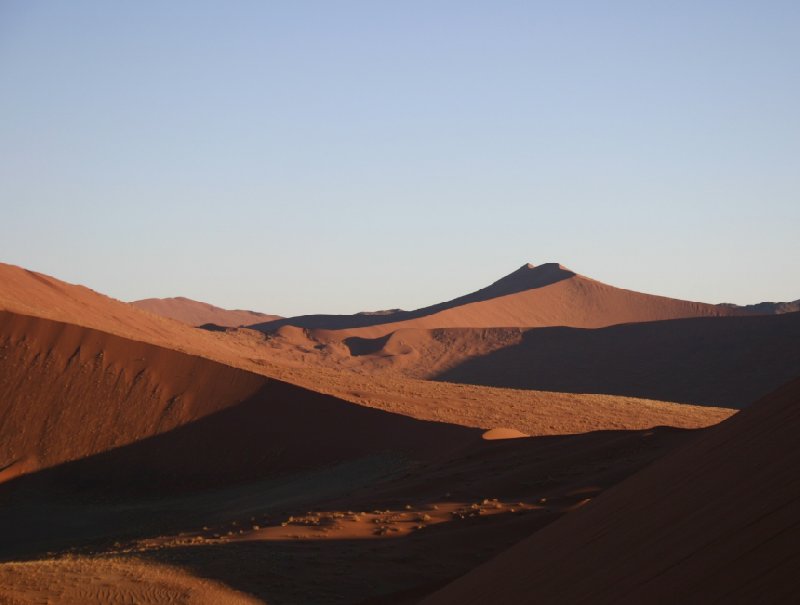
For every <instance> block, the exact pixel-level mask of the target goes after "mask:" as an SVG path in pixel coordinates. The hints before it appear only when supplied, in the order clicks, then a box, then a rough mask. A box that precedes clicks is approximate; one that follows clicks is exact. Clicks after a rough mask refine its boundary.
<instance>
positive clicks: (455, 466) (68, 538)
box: [0, 263, 800, 605]
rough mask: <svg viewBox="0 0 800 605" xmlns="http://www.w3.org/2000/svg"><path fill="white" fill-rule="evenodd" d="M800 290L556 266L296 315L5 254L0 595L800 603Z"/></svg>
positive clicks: (281, 604)
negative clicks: (676, 294) (89, 279)
mask: <svg viewBox="0 0 800 605" xmlns="http://www.w3.org/2000/svg"><path fill="white" fill-rule="evenodd" d="M265 310H266V311H269V309H265ZM799 310H800V301H795V302H786V303H759V304H754V305H750V306H735V305H713V304H705V303H698V302H688V301H682V300H676V299H670V298H665V297H661V296H654V295H648V294H642V293H638V292H633V291H630V290H624V289H620V288H616V287H613V286H610V285H607V284H603V283H600V282H598V281H595V280H592V279H590V278H588V277H584V276H581V275H579V274H577V273H574V272H573V271H571V270H569V269H566V268H565V267H563V266H561V265H558V264H555V263H552V264H544V265H539V266H534V265H528V264H526V265H523V266H522V267H520V268H519V269H517V270H516V271H514V272H512V273H511V274H509V275H507V276H506V277H503V278H501V279H500V280H498V281H496V282H495V283H493V284H491V285H489V286H487V287H485V288H483V289H480V290H477V291H475V292H473V293H471V294H467V295H465V296H461V297H459V298H456V299H454V300H451V301H447V302H443V303H439V304H436V305H432V306H430V307H426V308H422V309H418V310H414V311H400V310H393V311H380V312H368V313H359V314H356V315H309V316H300V317H291V318H283V317H277V316H274V315H266V314H264V313H256V312H252V311H229V310H225V309H220V308H217V307H213V306H211V305H209V304H206V303H200V302H196V301H192V300H189V299H186V298H174V299H148V300H142V301H135V302H133V303H126V302H122V301H118V300H115V299H112V298H109V297H107V296H104V295H102V294H100V293H97V292H95V291H93V290H91V289H89V288H86V287H83V286H78V285H72V284H67V283H65V282H62V281H60V280H58V279H56V278H53V277H50V276H46V275H42V274H39V273H35V272H33V271H28V270H26V269H23V268H20V267H16V266H12V265H0V510H2V515H0V535H2V540H0V604H9V605H22V604H26V605H27V604H38V603H66V604H75V605H79V604H80V605H82V604H91V603H207V604H217V603H223V604H224V603H267V604H270V605H289V604H322V605H325V604H331V605H333V604H342V605H344V604H348V605H351V604H352V605H370V604H372V605H378V604H381V605H411V604H417V603H420V604H422V603H424V604H428V603H430V604H467V603H475V604H478V603H481V604H486V603H558V604H560V603H569V604H575V603H587V604H589V603H591V604H594V603H609V604H610V603H630V604H641V603H665V604H666V603H756V602H758V603H793V602H800V579H799V578H800V447H798V445H797V444H798V439H797V434H798V431H800V312H798V311H799Z"/></svg>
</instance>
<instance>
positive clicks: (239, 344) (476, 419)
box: [0, 264, 730, 474]
mask: <svg viewBox="0 0 800 605" xmlns="http://www.w3.org/2000/svg"><path fill="white" fill-rule="evenodd" d="M0 283H1V284H2V287H0V310H3V309H4V310H7V311H10V312H13V313H15V314H18V315H29V316H38V317H42V318H46V319H51V320H56V321H61V322H66V323H70V324H77V325H79V326H84V327H88V328H93V329H98V330H101V331H103V332H106V333H109V334H113V335H116V336H121V337H124V338H126V339H131V340H135V341H140V342H146V343H150V344H153V345H156V346H159V347H164V348H168V349H173V350H177V351H181V352H184V353H188V354H191V355H199V356H201V357H204V358H206V359H209V360H213V361H217V362H220V363H223V364H225V365H229V366H233V367H237V368H243V369H245V370H248V371H251V372H255V373H257V374H260V375H264V376H270V377H273V378H278V379H281V380H285V381H288V382H292V383H294V384H299V385H301V386H304V387H306V388H309V389H312V390H316V391H321V392H324V393H328V394H331V395H333V396H335V397H338V398H341V399H346V400H348V401H352V402H355V403H358V404H361V405H363V406H368V407H374V408H378V409H383V410H387V411H392V412H396V413H401V414H404V415H408V416H412V417H414V418H418V419H423V420H439V421H444V422H449V423H455V424H467V425H468V426H472V427H480V428H483V429H491V428H494V427H497V426H508V427H511V428H516V429H518V430H521V431H522V432H525V433H528V434H555V433H559V432H565V431H566V432H576V431H578V430H601V429H634V428H642V427H650V426H654V425H655V424H667V425H670V426H681V427H687V428H689V427H701V426H707V425H709V424H712V423H715V422H718V421H719V420H720V419H721V418H724V417H726V416H727V414H729V413H730V412H729V411H727V410H711V411H709V412H705V411H702V410H697V409H690V408H687V407H686V406H677V405H674V404H670V403H666V402H665V403H661V402H653V401H648V402H642V401H639V400H631V399H626V400H619V401H616V400H614V398H613V397H602V398H597V397H581V396H570V397H565V396H558V394H549V393H541V392H540V393H532V392H530V393H526V394H525V395H523V396H520V395H519V394H518V393H517V392H516V391H511V390H505V391H503V390H499V389H493V390H489V389H483V388H482V387H466V386H461V385H449V384H445V383H427V382H422V381H414V382H409V381H408V380H407V379H406V378H405V377H403V376H402V375H387V376H383V377H377V376H376V375H375V374H374V373H373V372H372V370H373V369H374V366H370V367H369V368H368V367H367V366H362V365H361V361H360V360H363V359H365V358H364V357H351V355H350V351H349V349H348V347H347V346H346V345H345V344H343V343H339V344H338V345H335V346H329V345H323V347H322V348H319V346H318V345H320V344H321V343H320V342H319V341H316V340H312V339H310V338H309V337H308V335H307V333H306V331H305V330H303V329H300V328H294V327H291V326H285V327H283V328H281V329H280V330H279V335H276V336H274V337H270V338H266V337H265V336H264V335H263V334H262V333H260V332H256V331H254V330H234V331H230V332H211V331H207V330H198V329H195V328H192V327H190V326H187V325H186V324H183V323H181V322H178V321H175V320H172V319H168V318H164V317H160V316H157V315H154V314H152V313H148V312H145V311H143V310H141V309H137V308H136V307H134V306H132V305H130V304H127V303H123V302H120V301H118V300H115V299H112V298H109V297H107V296H104V295H102V294H99V293H97V292H95V291H93V290H90V289H88V288H85V287H83V286H76V285H71V284H67V283H65V282H62V281H59V280H57V279H55V278H52V277H48V276H45V275H41V274H38V273H34V272H32V271H26V270H25V269H22V268H19V267H15V266H12V265H2V264H0ZM490 332H492V333H494V332H498V333H500V332H502V330H500V331H498V330H492V331H490ZM395 340H396V339H395ZM483 340H484V339H483V337H482V336H481V335H480V334H477V336H476V338H473V339H469V343H468V344H469V346H468V347H467V348H468V349H469V350H468V351H467V353H468V354H474V353H476V352H479V351H484V348H483V344H482V343H483ZM495 340H496V339H495ZM495 340H492V346H494V345H496V344H498V343H497V342H495ZM499 342H500V343H503V342H505V341H503V339H502V338H500V340H499ZM439 345H442V343H439ZM456 345H457V346H456ZM462 345H463V343H461V344H458V343H456V344H455V345H454V346H453V347H449V348H450V350H451V351H452V353H453V354H454V355H456V356H457V358H458V359H463V351H461V349H462V348H463V347H462ZM370 346H372V345H370ZM398 346H404V345H403V343H399V344H398ZM287 350H288V353H287ZM469 351H472V353H469ZM395 358H396V359H399V357H395ZM350 362H355V363H354V364H353V365H352V366H350V365H348V363H350ZM423 362H425V363H427V361H425V360H424V359H423ZM348 368H349V369H350V370H353V371H343V370H346V369H348ZM364 370H368V371H369V373H370V378H369V379H366V378H365V375H364V373H363V371H364ZM164 372H165V373H168V372H169V370H168V369H165V370H164ZM479 402H480V403H479ZM634 408H635V409H636V410H637V411H636V412H635V413H632V411H633V410H634ZM575 409H579V410H581V412H580V414H575V413H574V412H573V411H572V410H575ZM550 416H552V418H551V417H550ZM465 419H466V420H465ZM143 434H150V433H143ZM15 468H16V469H20V468H22V467H21V466H20V464H17V465H16V467H15ZM14 472H16V471H14ZM6 474H12V473H11V471H9V472H8V473H6Z"/></svg>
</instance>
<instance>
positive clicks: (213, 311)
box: [130, 296, 280, 328]
mask: <svg viewBox="0 0 800 605" xmlns="http://www.w3.org/2000/svg"><path fill="white" fill-rule="evenodd" d="M130 304H132V305H133V306H134V307H138V308H139V309H144V310H145V311H149V312H150V313H155V314H156V315H161V316H162V317H169V318H170V319H175V320H177V321H180V322H183V323H185V324H189V325H190V326H202V325H205V324H213V325H215V326H222V327H231V328H237V327H239V326H249V325H251V324H255V323H261V322H266V321H274V320H276V319H280V316H278V315H267V314H265V313H257V312H256V311H244V310H241V309H235V310H233V309H222V308H220V307H215V306H214V305H210V304H208V303H204V302H199V301H196V300H191V299H189V298H184V297H183V296H178V297H175V298H145V299H142V300H135V301H133V302H131V303H130Z"/></svg>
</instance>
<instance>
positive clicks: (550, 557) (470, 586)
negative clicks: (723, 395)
mask: <svg viewBox="0 0 800 605" xmlns="http://www.w3.org/2000/svg"><path fill="white" fill-rule="evenodd" d="M798 430H800V379H797V380H794V381H793V382H791V383H789V384H788V385H786V386H785V387H783V388H781V389H779V390H778V391H776V392H775V393H773V394H772V395H769V396H767V397H765V398H764V399H762V400H761V401H760V402H758V403H757V404H756V405H754V406H753V407H751V408H749V409H747V410H745V411H743V412H741V413H740V414H738V415H737V416H735V417H733V418H731V419H730V420H728V421H726V422H724V423H722V424H720V425H719V426H718V427H715V428H714V429H711V430H710V431H709V432H708V433H707V434H706V435H704V436H703V437H702V438H700V439H698V440H697V441H695V442H693V443H691V444H689V445H687V446H685V447H683V448H681V449H680V450H678V451H676V452H674V453H672V454H670V455H668V456H666V457H665V458H663V459H662V460H659V461H658V462H656V463H655V464H653V465H652V466H651V467H649V468H646V469H645V470H643V471H640V472H639V473H638V474H636V475H634V476H633V477H631V478H630V479H628V480H627V481H625V482H623V483H621V484H620V485H618V486H617V487H616V488H614V489H612V490H610V491H609V492H607V493H606V494H604V495H603V496H602V497H600V498H598V499H597V500H596V501H595V502H593V503H592V504H591V505H589V506H586V507H585V508H584V509H582V510H581V511H579V512H576V513H575V514H573V515H569V516H567V517H565V518H564V519H562V520H560V521H559V522H557V523H554V524H553V525H551V526H549V527H547V528H545V529H543V530H542V531H540V532H537V533H536V534H534V535H533V536H532V537H530V538H529V539H527V540H525V541H524V542H522V543H520V544H518V545H517V546H515V547H513V548H511V549H510V550H508V551H507V552H505V553H503V554H502V555H500V556H498V557H497V558H495V559H493V560H492V561H490V562H488V563H486V564H485V565H483V566H481V567H478V568H477V569H475V570H474V571H473V572H471V573H469V574H467V575H466V576H464V577H463V578H461V579H459V580H457V581H455V582H454V583H453V584H451V585H450V586H448V587H446V588H444V589H443V590H441V591H440V592H438V593H436V594H435V595H433V596H431V597H430V598H428V599H426V600H424V601H423V603H425V604H426V605H444V604H448V603H459V604H470V603H474V604H478V603H490V602H491V603H522V602H528V601H534V602H538V603H593V604H594V603H722V602H724V603H794V602H797V601H798V599H800V583H799V582H798V581H797V577H798V572H800V561H799V560H798V558H797V545H798V544H799V543H800V525H798V522H797V519H798V512H800V504H798V503H800V474H798V472H797V469H798V468H800V448H798V447H797V434H798Z"/></svg>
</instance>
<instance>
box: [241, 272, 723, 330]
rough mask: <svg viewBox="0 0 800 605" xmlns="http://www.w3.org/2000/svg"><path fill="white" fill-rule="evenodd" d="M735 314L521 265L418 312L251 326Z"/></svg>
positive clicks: (598, 320) (609, 321) (513, 323)
mask: <svg viewBox="0 0 800 605" xmlns="http://www.w3.org/2000/svg"><path fill="white" fill-rule="evenodd" d="M737 314H739V311H738V310H737V309H736V308H735V307H725V306H718V305H709V304H705V303H698V302H688V301H683V300H677V299H672V298H666V297H663V296H654V295H650V294H641V293H639V292H633V291H631V290H623V289H620V288H615V287H613V286H609V285H606V284H603V283H600V282H598V281H595V280H592V279H589V278H587V277H583V276H581V275H578V274H576V273H574V272H572V271H570V270H569V269H566V268H564V267H562V266H561V265H558V264H555V263H548V264H545V265H540V266H538V267H534V266H533V265H523V266H522V267H520V268H519V269H518V270H517V271H515V272H514V273H511V274H510V275H508V276H506V277H504V278H503V279H501V280H499V281H497V282H495V283H494V284H492V285H491V286H489V287H487V288H484V289H483V290H479V291H477V292H475V293H473V294H468V295H466V296H462V297H460V298H456V299H454V300H452V301H449V302H446V303H441V304H438V305H434V306H431V307H425V308H423V309H418V310H416V311H397V312H390V313H384V314H377V315H370V314H358V315H308V316H302V317H293V318H286V319H281V320H278V321H274V322H269V323H265V324H259V325H256V326H253V327H255V328H257V329H260V330H264V331H274V330H276V329H277V328H279V327H281V326H284V325H293V326H298V327H302V328H317V329H319V328H322V329H328V330H345V331H346V332H347V334H348V335H349V336H357V337H362V338H377V337H380V336H383V335H385V334H388V333H390V332H394V331H396V330H399V329H404V328H491V327H541V326H574V327H582V328H597V327H603V326H609V325H613V324H619V323H628V322H637V321H656V320H662V319H676V318H681V317H700V316H714V317H718V316H728V315H737Z"/></svg>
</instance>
